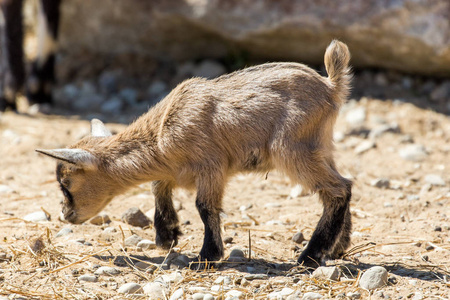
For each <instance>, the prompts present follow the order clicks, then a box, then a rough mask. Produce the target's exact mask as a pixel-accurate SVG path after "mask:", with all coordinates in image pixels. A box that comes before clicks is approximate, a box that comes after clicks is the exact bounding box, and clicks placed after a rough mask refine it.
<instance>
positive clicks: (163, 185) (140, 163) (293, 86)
mask: <svg viewBox="0 0 450 300" xmlns="http://www.w3.org/2000/svg"><path fill="white" fill-rule="evenodd" d="M349 59H350V55H349V52H348V49H347V46H346V45H345V44H343V43H341V42H338V41H333V42H332V43H331V44H330V46H329V47H328V49H327V51H326V53H325V66H326V69H327V71H328V73H329V77H328V78H325V77H321V76H320V75H318V74H317V73H316V72H315V71H313V70H312V69H310V68H308V67H307V66H305V65H302V64H297V63H269V64H264V65H259V66H255V67H251V68H247V69H244V70H241V71H238V72H234V73H231V74H229V75H224V76H221V77H219V78H217V79H213V80H207V79H203V78H193V79H190V80H187V81H185V82H183V83H181V84H180V85H179V86H177V87H176V88H175V89H174V90H173V91H172V92H171V93H170V94H169V95H168V96H167V97H166V98H165V99H163V100H162V101H161V102H160V103H159V104H157V105H156V106H155V107H154V108H152V109H151V110H150V111H149V112H148V113H147V114H145V115H143V116H141V117H140V118H139V119H138V120H137V121H136V122H134V123H133V124H131V125H130V126H129V127H128V128H127V129H126V130H125V131H123V132H122V133H119V134H117V135H115V136H105V137H97V136H95V137H92V136H91V137H86V138H84V139H83V140H81V141H79V142H78V143H76V144H74V145H72V146H71V147H69V148H71V149H81V150H85V151H87V152H89V153H90V154H92V157H91V158H90V161H89V162H88V163H87V164H86V165H84V166H82V167H80V163H79V162H78V163H77V162H73V161H71V160H70V159H69V160H68V161H69V162H71V163H67V162H62V164H63V166H62V167H61V168H60V174H59V175H58V176H59V177H60V182H61V183H62V184H63V185H64V182H65V181H67V182H68V186H70V187H67V189H68V190H69V191H70V193H71V196H73V202H74V203H71V204H66V205H65V206H66V207H69V206H70V209H69V208H66V211H68V210H72V211H74V212H75V214H76V217H75V215H72V216H71V221H72V222H76V223H79V222H83V221H85V220H87V219H88V218H90V217H93V216H94V215H95V214H97V213H98V212H99V211H100V210H101V209H102V208H103V207H104V206H105V205H106V204H107V203H108V202H109V201H110V200H111V199H112V197H113V196H115V195H117V194H118V193H122V192H123V191H125V190H126V189H128V188H131V187H132V186H135V185H137V184H140V183H142V182H146V181H158V183H157V184H155V185H154V187H155V188H154V190H155V191H154V192H155V197H156V208H157V213H158V207H161V209H160V210H159V213H160V218H161V223H160V229H158V226H157V228H156V229H157V239H158V231H160V233H161V232H163V231H170V230H175V229H174V228H176V230H175V231H176V232H175V231H174V232H173V235H175V236H170V235H171V234H170V233H167V235H166V236H165V235H164V234H163V233H161V234H160V239H161V243H160V244H164V243H166V246H167V242H170V241H176V235H178V234H179V231H177V230H178V227H177V226H178V225H177V222H178V219H177V217H176V213H175V212H174V211H173V207H172V204H171V201H172V200H171V190H172V188H174V187H176V186H179V187H184V188H196V189H197V192H198V194H197V202H196V203H197V208H198V209H199V212H200V215H201V216H202V220H203V222H204V223H205V231H206V233H205V243H212V244H214V245H215V248H214V249H205V247H206V246H205V244H204V248H203V249H202V252H201V256H202V257H203V258H205V257H206V258H207V259H217V258H220V256H221V255H222V253H223V250H222V248H221V247H222V246H221V245H219V244H221V239H220V230H219V229H218V228H219V223H220V220H219V216H218V214H219V212H220V210H221V206H222V205H221V201H222V195H223V192H224V188H225V185H226V182H227V180H228V178H229V177H230V176H232V175H233V174H235V173H237V172H250V171H251V172H268V171H270V170H272V169H274V168H276V169H278V170H280V171H282V172H284V173H285V174H286V175H288V176H289V177H290V178H291V179H292V180H293V181H294V182H295V183H299V184H301V185H302V186H304V187H306V188H308V189H310V190H311V191H313V192H316V191H318V192H320V196H321V197H320V198H321V201H322V202H323V204H324V216H323V217H322V220H321V222H319V225H320V224H322V223H323V224H324V225H320V226H322V227H321V228H319V226H318V229H317V230H316V231H317V232H319V231H320V230H319V229H323V230H327V229H324V228H328V227H330V226H332V225H333V224H334V223H336V222H338V221H339V222H340V221H342V222H343V224H342V225H340V227H339V228H341V227H342V228H344V229H343V230H344V231H345V232H341V231H339V232H337V233H336V234H333V235H332V237H330V239H331V240H330V241H329V242H328V244H329V245H328V244H327V245H326V246H320V245H319V246H315V247H319V248H320V249H312V250H314V251H312V250H311V251H312V252H311V251H309V252H307V254H308V255H309V256H308V257H310V258H311V259H314V260H315V259H321V258H323V256H324V255H326V253H329V255H330V256H336V255H337V254H336V253H335V252H342V251H343V250H345V248H346V247H347V246H348V243H349V230H350V228H351V221H350V217H349V215H347V214H348V212H347V210H348V202H349V201H350V193H351V191H350V189H351V183H350V182H349V181H348V180H346V179H344V178H343V177H342V176H340V175H339V173H338V172H337V171H336V168H335V164H334V159H333V140H332V135H333V126H334V123H335V120H336V117H337V114H338V111H339V107H340V105H341V104H342V103H343V102H344V101H345V100H346V95H347V94H348V88H349V79H350V74H349V68H348V62H349ZM47 154H48V153H47ZM48 155H51V154H48ZM51 156H53V155H51ZM60 159H61V158H60ZM61 160H64V159H61ZM338 211H339V212H338ZM338 213H339V214H341V215H342V216H337V215H336V214H338ZM169 215H170V217H167V216H169ZM330 223H332V224H331V225H330ZM347 231H348V232H347ZM208 232H210V236H208ZM318 235H319V237H318V238H317V239H323V238H324V237H322V236H320V234H319V233H318ZM334 235H336V236H334ZM341 236H343V237H342V238H341ZM341 240H342V241H341ZM347 240H348V241H347ZM317 243H319V242H317ZM319 244H320V243H319ZM169 246H170V245H169ZM216 248H217V249H216ZM333 249H335V250H333ZM316 250H317V251H316ZM301 260H302V261H305V258H302V259H301Z"/></svg>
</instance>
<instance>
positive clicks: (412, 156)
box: [399, 144, 428, 162]
mask: <svg viewBox="0 0 450 300" xmlns="http://www.w3.org/2000/svg"><path fill="white" fill-rule="evenodd" d="M399 155H400V157H401V158H403V159H404V160H409V161H415V162H420V161H423V160H424V159H426V158H427V156H428V154H427V151H426V150H425V147H424V146H422V145H418V144H412V145H408V146H405V147H403V148H402V149H400V151H399Z"/></svg>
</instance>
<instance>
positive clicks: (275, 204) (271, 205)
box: [264, 202, 281, 208]
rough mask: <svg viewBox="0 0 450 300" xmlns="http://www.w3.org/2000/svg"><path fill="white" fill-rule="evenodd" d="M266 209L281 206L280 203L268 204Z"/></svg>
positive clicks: (265, 205)
mask: <svg viewBox="0 0 450 300" xmlns="http://www.w3.org/2000/svg"><path fill="white" fill-rule="evenodd" d="M264 207H265V208H278V207H281V204H280V203H270V202H269V203H266V204H264Z"/></svg>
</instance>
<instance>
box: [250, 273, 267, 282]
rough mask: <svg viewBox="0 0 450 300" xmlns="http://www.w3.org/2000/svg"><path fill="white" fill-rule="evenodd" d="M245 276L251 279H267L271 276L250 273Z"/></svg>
mask: <svg viewBox="0 0 450 300" xmlns="http://www.w3.org/2000/svg"><path fill="white" fill-rule="evenodd" d="M244 278H245V279H246V280H249V281H250V280H255V279H258V280H266V279H267V278H269V276H268V275H267V274H248V275H245V276H244Z"/></svg>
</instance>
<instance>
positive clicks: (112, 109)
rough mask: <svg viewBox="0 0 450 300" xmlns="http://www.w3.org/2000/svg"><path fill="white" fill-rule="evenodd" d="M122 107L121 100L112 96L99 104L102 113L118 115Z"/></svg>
mask: <svg viewBox="0 0 450 300" xmlns="http://www.w3.org/2000/svg"><path fill="white" fill-rule="evenodd" d="M122 108H123V102H122V100H121V99H120V98H118V97H115V96H113V97H112V98H110V99H108V101H106V102H104V103H103V104H102V105H101V107H100V111H101V112H102V113H104V114H111V115H118V114H119V113H120V112H121V111H122Z"/></svg>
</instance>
